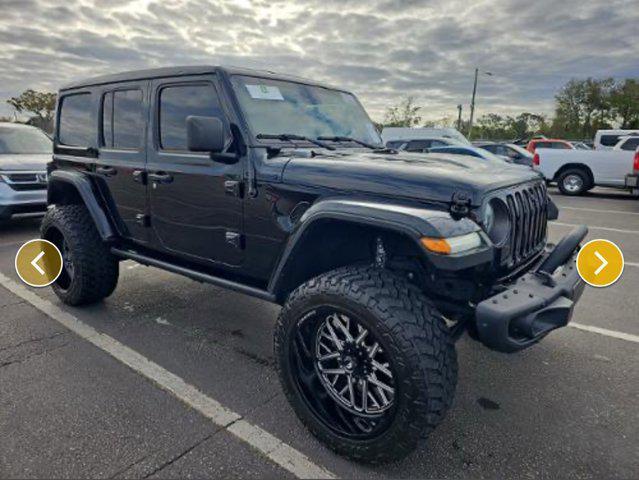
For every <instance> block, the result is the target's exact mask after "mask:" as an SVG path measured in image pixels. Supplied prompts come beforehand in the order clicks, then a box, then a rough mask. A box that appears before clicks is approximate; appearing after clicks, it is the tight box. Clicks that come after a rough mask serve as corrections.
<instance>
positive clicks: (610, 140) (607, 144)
mask: <svg viewBox="0 0 639 480" xmlns="http://www.w3.org/2000/svg"><path fill="white" fill-rule="evenodd" d="M629 135H639V130H619V129H617V130H597V133H595V140H594V149H595V150H612V149H613V148H614V147H615V145H617V143H618V142H619V138H621V137H626V136H629Z"/></svg>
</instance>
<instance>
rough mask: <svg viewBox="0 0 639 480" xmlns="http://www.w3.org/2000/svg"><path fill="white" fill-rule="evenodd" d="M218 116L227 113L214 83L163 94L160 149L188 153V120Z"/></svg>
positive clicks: (178, 87)
mask: <svg viewBox="0 0 639 480" xmlns="http://www.w3.org/2000/svg"><path fill="white" fill-rule="evenodd" d="M189 115H199V116H205V117H218V118H219V119H221V120H222V121H223V122H224V123H225V125H226V122H225V121H224V118H225V117H224V112H223V110H222V106H221V103H220V99H219V97H218V95H217V91H216V90H215V87H214V86H213V85H212V84H210V83H206V84H204V83H202V84H190V85H175V86H170V87H164V88H163V89H162V90H161V91H160V147H161V148H162V149H164V150H187V144H186V117H188V116H189Z"/></svg>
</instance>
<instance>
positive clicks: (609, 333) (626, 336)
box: [568, 322, 639, 343]
mask: <svg viewBox="0 0 639 480" xmlns="http://www.w3.org/2000/svg"><path fill="white" fill-rule="evenodd" d="M568 326H569V327H572V328H577V329H579V330H584V331H586V332H591V333H598V334H599V335H605V336H606V337H612V338H618V339H619V340H626V341H628V342H635V343H639V336H638V335H632V334H630V333H623V332H617V331H616V330H608V329H607V328H601V327H595V326H593V325H582V324H581V323H575V322H570V323H569V324H568Z"/></svg>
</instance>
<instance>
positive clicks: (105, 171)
mask: <svg viewBox="0 0 639 480" xmlns="http://www.w3.org/2000/svg"><path fill="white" fill-rule="evenodd" d="M95 171H96V172H97V173H99V174H100V175H104V176H105V177H112V176H113V175H116V174H117V173H118V171H117V170H116V169H115V168H113V167H97V168H96V169H95Z"/></svg>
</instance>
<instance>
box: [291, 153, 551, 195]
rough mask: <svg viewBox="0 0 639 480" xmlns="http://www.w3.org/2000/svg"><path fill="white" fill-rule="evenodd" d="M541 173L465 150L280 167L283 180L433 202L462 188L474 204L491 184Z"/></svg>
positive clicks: (320, 159)
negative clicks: (455, 152) (282, 168)
mask: <svg viewBox="0 0 639 480" xmlns="http://www.w3.org/2000/svg"><path fill="white" fill-rule="evenodd" d="M541 178H542V177H541V176H540V174H539V173H536V172H534V171H533V170H531V169H530V168H526V167H522V166H521V165H513V164H509V163H507V162H497V161H490V160H483V159H480V158H475V157H470V156H465V155H446V154H427V153H426V154H425V153H407V152H406V153H397V154H391V153H375V152H371V151H368V150H367V151H361V150H351V151H344V150H342V151H337V152H330V153H329V152H327V153H324V152H322V153H321V154H317V155H315V156H314V157H310V158H298V157H292V158H291V160H290V161H289V162H288V164H287V165H286V168H285V169H284V173H283V181H284V182H285V183H292V184H299V185H307V186H310V187H319V188H322V187H323V188H327V189H333V190H341V191H352V192H361V193H371V194H376V195H384V196H388V197H395V198H402V197H403V198H411V199H418V200H427V201H433V202H450V201H451V198H452V195H453V193H456V192H464V193H465V194H466V195H467V196H468V197H469V198H470V199H471V202H472V204H473V205H475V206H478V205H479V204H480V203H481V200H482V198H483V196H484V195H485V194H486V193H487V192H489V191H491V190H496V189H499V188H504V187H509V186H513V185H517V184H520V183H525V182H530V181H533V180H540V179H541Z"/></svg>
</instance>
